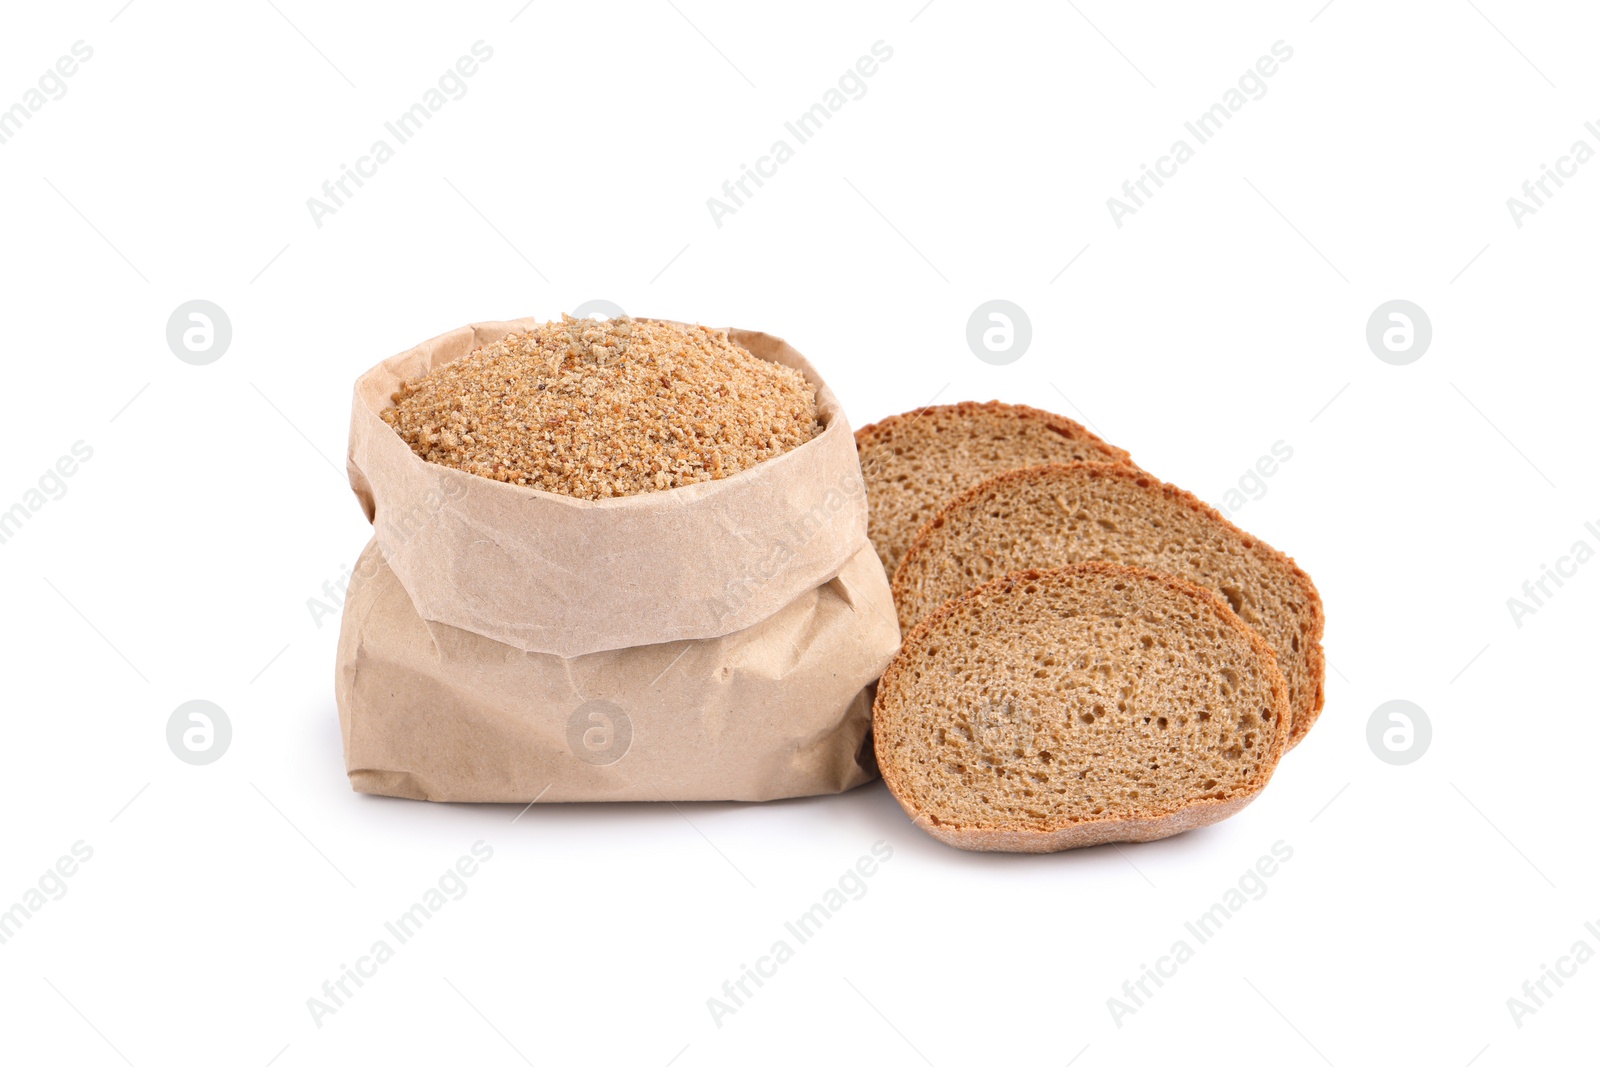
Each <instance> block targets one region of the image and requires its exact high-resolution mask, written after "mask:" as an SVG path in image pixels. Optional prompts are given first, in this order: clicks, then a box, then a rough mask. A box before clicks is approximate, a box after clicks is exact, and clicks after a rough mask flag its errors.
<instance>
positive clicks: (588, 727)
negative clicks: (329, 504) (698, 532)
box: [336, 542, 900, 804]
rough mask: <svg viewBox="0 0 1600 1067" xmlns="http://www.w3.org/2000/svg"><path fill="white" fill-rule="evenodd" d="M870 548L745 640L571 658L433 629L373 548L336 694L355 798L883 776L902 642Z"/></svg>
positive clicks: (628, 796) (685, 794)
mask: <svg viewBox="0 0 1600 1067" xmlns="http://www.w3.org/2000/svg"><path fill="white" fill-rule="evenodd" d="M889 603H891V601H890V598H889V590H888V580H887V578H886V577H885V575H884V573H883V567H882V566H881V565H880V563H879V562H878V558H877V556H876V554H875V553H874V551H873V549H872V547H871V545H870V544H867V545H865V546H864V547H863V548H862V549H861V550H860V551H859V552H857V553H856V554H855V555H854V556H853V557H851V559H850V561H849V562H848V563H847V564H846V565H845V566H844V568H843V570H841V571H840V573H839V574H838V576H837V577H835V578H834V579H832V580H831V581H828V582H826V583H824V584H823V585H821V586H820V587H818V588H817V589H814V590H812V591H810V592H809V593H806V594H804V595H802V596H800V597H798V598H796V599H795V600H794V601H793V602H792V603H790V604H788V605H787V606H785V607H784V608H782V609H781V610H779V611H778V612H777V613H776V614H774V615H772V616H770V617H769V618H767V619H765V620H763V621H762V622H760V623H757V624H756V625H754V626H751V627H748V628H747V629H744V630H740V631H737V632H735V633H732V634H727V635H725V636H722V637H717V638H710V639H705V640H699V641H673V642H668V643H666V644H659V645H643V646H638V647H634V648H625V649H617V650H613V651H607V652H597V653H593V654H590V655H586V656H577V657H574V658H570V659H563V658H561V657H558V656H552V655H544V654H540V653H529V652H523V651H522V650H520V649H517V648H513V647H511V646H509V645H504V644H501V643H499V642H496V641H492V640H490V639H488V638H485V637H482V636H480V635H478V634H475V633H472V632H470V631H467V630H461V629H457V628H454V627H451V626H446V625H443V624H439V623H428V622H426V621H424V620H423V619H422V617H421V616H420V615H419V614H418V613H417V611H416V608H415V607H414V606H413V605H412V603H411V600H410V599H409V598H408V597H407V595H406V591H405V589H404V588H403V587H402V586H401V585H400V582H399V580H398V579H397V578H396V577H395V575H394V573H393V572H392V571H391V570H390V569H389V567H388V565H387V564H386V563H385V562H384V561H383V557H382V553H381V551H380V550H379V549H378V548H377V545H376V542H374V543H371V544H369V545H368V546H367V548H366V550H365V551H364V552H363V553H362V556H361V559H360V561H359V562H358V564H357V566H356V573H355V578H354V579H353V580H352V582H351V585H350V591H349V595H348V598H347V600H346V603H345V612H344V623H343V630H342V632H341V634H340V640H339V656H338V667H337V678H336V692H337V697H338V704H339V721H340V725H341V728H342V731H343V734H344V749H345V765H346V768H347V770H348V772H349V775H350V782H351V785H352V786H353V787H354V788H355V789H356V790H357V791H358V792H363V793H378V794H383V795H386V796H397V797H409V798H412V799H417V800H441V801H478V802H493V803H521V804H527V803H530V802H532V801H534V800H538V801H540V802H541V803H554V802H560V801H598V800H618V801H661V800H750V801H754V800H775V799H779V798H782V797H796V796H810V795H815V794H823V793H838V792H843V791H844V790H846V789H851V788H854V787H855V786H857V785H860V784H862V783H863V782H866V781H868V780H870V779H872V778H875V777H876V776H877V769H876V766H875V764H874V762H873V759H872V754H871V751H870V743H871V723H870V717H871V710H872V687H873V686H874V684H875V683H876V681H877V679H878V677H879V675H880V674H882V672H883V669H884V667H885V665H886V664H887V663H888V660H889V657H890V656H891V655H892V654H893V653H894V651H895V649H896V648H897V647H898V645H899V642H900V633H899V627H898V625H897V624H896V622H895V620H894V618H893V611H892V609H889V610H887V611H885V609H884V608H883V605H887V604H889Z"/></svg>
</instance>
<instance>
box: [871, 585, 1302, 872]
mask: <svg viewBox="0 0 1600 1067" xmlns="http://www.w3.org/2000/svg"><path fill="white" fill-rule="evenodd" d="M872 729H873V739H874V744H875V747H876V749H877V756H878V765H879V767H880V768H881V769H882V771H883V778H884V781H885V782H886V783H887V784H888V786H889V791H890V792H891V793H893V794H894V797H895V799H896V800H898V801H899V802H900V806H901V807H903V808H904V809H905V811H906V814H908V815H909V816H911V818H912V820H913V821H914V822H915V823H916V824H917V825H918V826H920V827H922V828H923V829H924V830H926V831H928V833H930V834H932V835H933V836H934V837H937V838H938V839H939V840H941V841H943V842H945V843H946V844H950V845H954V846H956V847H957V848H966V849H976V850H980V851H988V852H996V851H998V852H1057V851H1060V850H1062V849H1068V848H1078V847H1080V846H1083V845H1095V844H1103V843H1105V842H1111V841H1152V840H1155V839H1156V838H1160V837H1167V836H1170V835H1172V834H1176V833H1180V832H1182V831H1184V830H1190V829H1193V828H1195V827H1197V826H1205V825H1208V824H1210V823H1213V822H1216V821H1218V820H1219V819H1224V818H1226V817H1227V816H1229V815H1232V814H1234V813H1235V812H1237V811H1238V810H1239V809H1241V808H1243V807H1244V806H1245V805H1246V804H1248V803H1249V802H1250V801H1251V800H1252V799H1254V798H1255V796H1256V794H1258V793H1260V792H1261V790H1262V789H1263V788H1264V787H1265V786H1266V784H1267V780H1268V779H1269V778H1270V777H1271V776H1272V771H1273V768H1274V767H1276V766H1277V763H1278V758H1279V757H1280V756H1281V755H1282V754H1283V752H1284V750H1285V748H1286V747H1287V745H1288V732H1289V702H1288V687H1287V686H1286V684H1285V683H1284V680H1283V675H1282V674H1281V673H1279V671H1278V667H1277V664H1276V662H1275V660H1274V657H1273V654H1272V649H1271V648H1270V647H1269V646H1268V645H1267V643H1266V642H1265V641H1264V640H1262V638H1261V637H1260V636H1259V635H1258V634H1256V632H1255V631H1253V630H1251V629H1250V628H1249V627H1248V626H1246V625H1245V624H1244V622H1243V621H1241V620H1240V618H1239V617H1238V616H1237V615H1235V614H1234V613H1233V612H1232V611H1231V610H1229V608H1228V605H1227V604H1225V603H1224V602H1223V601H1222V600H1221V599H1219V598H1218V597H1217V596H1215V595H1214V594H1212V593H1209V592H1207V591H1206V590H1203V589H1201V588H1199V587H1198V586H1195V585H1191V584H1190V583H1188V582H1185V581H1183V580H1181V579H1179V578H1174V577H1173V576H1171V575H1168V574H1157V573H1155V572H1153V571H1146V570H1140V569H1138V568H1135V567H1123V566H1119V565H1117V564H1109V563H1084V564H1078V565H1076V566H1072V567H1064V568H1061V569H1058V570H1049V571H1024V572H1022V573H1019V574H1013V575H1010V576H1008V577H1005V578H1001V579H999V580H997V581H993V582H990V583H988V584H987V585H982V586H979V587H978V588H977V589H975V590H973V591H971V592H969V593H967V594H965V595H964V596H962V597H960V598H958V599H956V600H952V601H948V602H946V603H945V604H944V605H943V606H942V607H940V608H939V609H938V610H936V611H935V612H934V613H933V614H932V615H931V616H929V617H928V618H927V619H925V620H923V622H922V623H921V624H920V625H918V626H917V628H916V629H914V630H913V631H911V633H910V634H909V635H907V637H906V638H905V641H904V643H903V644H902V645H901V648H900V651H899V652H898V653H897V654H896V655H895V658H894V659H893V660H892V661H891V662H890V664H889V669H888V671H887V672H886V673H885V674H884V676H883V679H882V681H881V682H880V683H879V685H878V696H877V701H876V703H875V705H874V707H873V727H872Z"/></svg>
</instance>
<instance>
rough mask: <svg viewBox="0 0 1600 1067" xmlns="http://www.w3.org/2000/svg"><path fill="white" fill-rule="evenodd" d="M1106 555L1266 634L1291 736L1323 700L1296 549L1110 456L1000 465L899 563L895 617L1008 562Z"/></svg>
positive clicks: (1314, 618) (938, 600) (927, 608)
mask: <svg viewBox="0 0 1600 1067" xmlns="http://www.w3.org/2000/svg"><path fill="white" fill-rule="evenodd" d="M1090 560H1103V561H1107V562H1111V563H1126V564H1129V565H1131V566H1135V567H1145V568H1148V569H1150V570H1153V571H1162V572H1165V573H1167V574H1172V575H1176V576H1177V577H1179V578H1182V579H1184V580H1185V581H1189V582H1193V583H1194V584H1196V585H1198V586H1200V587H1201V588H1203V589H1209V590H1211V591H1212V592H1214V593H1217V594H1218V595H1220V596H1221V597H1222V598H1223V599H1224V600H1226V601H1227V602H1228V604H1229V605H1230V606H1231V607H1232V608H1233V610H1234V611H1235V612H1236V613H1237V614H1238V615H1239V617H1240V618H1242V619H1243V620H1244V621H1245V622H1247V623H1249V624H1250V625H1251V626H1252V627H1254V628H1255V630H1256V632H1257V633H1259V634H1260V635H1261V636H1262V637H1264V638H1266V639H1267V643H1268V644H1270V645H1271V646H1272V647H1273V649H1274V650H1275V651H1276V652H1277V655H1278V667H1279V669H1280V670H1282V671H1283V675H1284V678H1285V679H1286V680H1287V681H1288V683H1289V707H1290V709H1291V717H1292V724H1291V728H1290V735H1289V737H1290V741H1289V743H1290V746H1291V747H1292V746H1294V745H1296V744H1298V743H1299V742H1300V739H1301V738H1303V737H1304V736H1305V734H1306V731H1307V730H1309V729H1310V728H1311V725H1312V723H1314V722H1316V721H1317V715H1318V714H1319V713H1320V712H1321V711H1322V702H1323V669H1324V660H1323V655H1322V624H1323V614H1322V599H1321V598H1320V597H1319V596H1318V595H1317V589H1316V586H1314V585H1312V584H1311V579H1310V578H1309V577H1308V576H1307V575H1306V573H1305V572H1304V571H1302V570H1301V569H1300V568H1299V567H1297V566H1295V562H1294V560H1292V559H1290V558H1289V557H1288V556H1286V555H1284V554H1283V553H1282V552H1279V551H1278V550H1277V549H1275V548H1273V547H1272V546H1271V545H1268V544H1264V543H1263V542H1261V541H1259V540H1257V539H1256V538H1254V537H1251V536H1250V535H1249V534H1247V533H1245V532H1244V531H1242V530H1240V529H1239V528H1238V527H1237V526H1235V525H1233V523H1231V522H1229V521H1228V520H1227V519H1225V518H1223V517H1222V516H1221V515H1220V514H1218V513H1217V512H1216V511H1215V510H1213V509H1212V508H1210V507H1209V506H1207V505H1206V504H1204V503H1202V502H1201V501H1199V500H1197V499H1195V497H1194V496H1192V495H1191V494H1189V493H1186V492H1184V491H1183V490H1182V489H1178V488H1176V487H1175V486H1171V485H1166V484H1163V483H1162V482H1160V481H1157V480H1156V479H1155V478H1152V477H1151V476H1150V475H1148V474H1145V473H1143V472H1142V471H1136V470H1130V469H1128V468H1127V467H1121V466H1116V465H1112V464H1104V463H1071V464H1053V465H1047V466H1041V467H1031V468H1028V469H1026V470H1019V471H1011V472H1009V473H1006V474H1001V475H998V476H996V477H994V478H991V479H989V480H988V481H986V482H984V483H982V484H981V485H978V486H976V487H974V488H973V489H971V490H969V491H967V492H966V493H963V494H962V495H961V496H958V497H957V498H955V499H954V500H952V501H950V502H949V503H948V504H946V505H945V507H944V510H943V511H941V512H940V513H939V515H938V517H937V518H935V519H934V520H933V521H932V522H931V523H929V524H928V525H927V526H926V527H924V528H923V530H922V532H921V534H919V535H918V537H917V540H916V542H915V543H914V544H913V546H912V548H911V550H910V551H909V552H907V553H906V555H905V558H904V559H902V560H901V563H900V569H899V570H898V571H897V572H896V573H895V579H894V602H895V608H896V610H897V611H898V612H899V613H900V628H901V631H902V632H905V631H908V630H910V629H911V627H912V626H914V625H916V623H917V621H918V619H920V618H921V617H923V616H924V615H927V614H928V613H929V612H931V611H933V610H934V609H935V608H937V607H938V606H939V605H940V604H942V603H944V602H945V601H946V600H950V599H951V598H953V597H955V596H958V595H959V594H961V593H963V592H965V591H966V590H968V589H971V588H973V587H974V586H978V585H982V584H983V583H984V582H987V581H990V580H991V579H994V578H998V577H1000V576H1001V575H1005V574H1009V573H1011V572H1013V571H1020V570H1025V569H1028V568H1033V567H1038V568H1048V567H1063V566H1066V565H1068V564H1071V563H1083V562H1087V561H1090Z"/></svg>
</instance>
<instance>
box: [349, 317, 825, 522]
mask: <svg viewBox="0 0 1600 1067" xmlns="http://www.w3.org/2000/svg"><path fill="white" fill-rule="evenodd" d="M391 399H393V401H394V403H395V406H394V407H392V408H386V409H384V410H383V411H382V412H380V415H381V416H382V418H383V421H384V422H386V423H388V424H389V425H390V426H391V427H393V428H394V430H395V432H396V433H398V434H399V435H400V437H401V439H402V440H404V441H405V442H406V444H407V445H409V446H410V447H411V450H412V451H413V452H415V453H416V454H417V455H418V456H420V457H421V458H423V459H425V460H427V461H428V462H429V463H438V464H440V465H442V466H446V467H454V468H456V469H457V470H462V471H466V472H467V473H469V474H476V475H479V476H480V477H484V478H492V479H494V480H495V481H500V482H509V483H511V484H513V485H525V486H528V487H530V488H533V489H542V490H544V491H546V492H550V493H560V494H562V495H564V496H574V497H581V498H583V499H586V500H604V499H607V498H609V497H617V496H632V495H634V494H637V493H647V492H660V491H662V490H666V489H674V488H677V487H679V486H684V485H694V484H696V483H698V482H706V481H713V480H717V479H721V478H727V477H729V476H730V475H734V474H737V473H739V472H740V471H742V470H748V469H749V468H751V467H754V466H755V465H756V464H758V463H761V462H762V461H764V460H768V459H772V458H773V457H775V456H780V455H782V454H783V453H785V452H788V451H790V450H792V449H795V448H798V447H799V446H801V445H803V444H805V443H806V442H807V441H809V440H811V439H812V438H813V437H815V436H817V434H819V433H821V432H822V424H821V422H820V421H819V419H818V416H817V398H816V388H815V387H814V386H812V385H811V383H810V382H808V381H806V379H805V376H804V375H802V374H801V373H800V372H799V371H796V370H794V369H792V368H790V367H785V366H783V365H781V364H778V363H772V362H769V361H767V360H764V359H759V358H757V357H756V356H754V355H752V354H751V353H750V352H748V351H746V350H745V349H744V348H742V347H740V346H739V345H738V344H736V343H734V342H733V341H732V340H730V339H729V337H728V333H727V331H726V330H713V329H711V328H709V327H705V326H683V325H679V324H677V323H670V322H658V321H655V320H647V319H629V318H620V319H611V320H606V321H596V320H589V319H574V318H572V317H571V316H570V315H562V316H561V321H560V322H546V323H544V324H542V325H539V326H535V327H534V328H533V329H531V330H529V331H527V332H525V333H512V334H507V335H506V337H505V338H504V339H503V340H500V341H497V342H494V343H493V344H488V345H484V346H483V347H481V348H478V349H476V350H475V351H473V352H471V353H470V354H468V355H466V356H463V357H462V358H460V359H457V360H454V361H452V362H450V363H447V364H445V365H444V366H442V367H439V368H437V369H435V370H434V371H433V372H432V373H431V374H428V375H425V376H423V377H421V378H416V379H411V380H408V381H406V382H403V383H402V384H401V386H400V388H399V390H398V391H396V392H395V393H394V395H393V397H392V398H391Z"/></svg>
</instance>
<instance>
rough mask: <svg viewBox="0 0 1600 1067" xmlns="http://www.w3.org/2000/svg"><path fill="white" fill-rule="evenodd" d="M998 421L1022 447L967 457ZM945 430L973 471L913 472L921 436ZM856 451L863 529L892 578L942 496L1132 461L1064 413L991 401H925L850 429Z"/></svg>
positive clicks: (989, 437)
mask: <svg viewBox="0 0 1600 1067" xmlns="http://www.w3.org/2000/svg"><path fill="white" fill-rule="evenodd" d="M1005 420H1012V421H1011V425H1010V435H1011V437H1012V438H1013V440H1012V441H1011V442H1009V443H1011V444H1014V445H1016V446H1019V447H1022V454H1021V455H1019V456H1018V457H1016V459H1015V460H1014V461H1013V460H1010V459H1006V460H1001V461H999V462H987V461H985V460H984V459H983V457H982V456H977V455H973V454H972V453H975V452H980V451H981V449H979V448H977V447H976V446H978V445H980V444H981V443H982V442H984V441H985V440H988V441H990V442H995V441H996V438H995V436H994V435H995V432H996V431H997V430H1002V429H1003V428H1004V427H1006V425H1007V423H1006V421H1005ZM952 431H953V432H952ZM947 432H948V433H950V438H949V439H950V440H952V441H957V442H958V443H960V444H964V445H967V446H969V447H968V448H967V452H968V455H967V457H966V458H967V459H968V460H969V461H971V460H976V466H977V467H978V468H979V469H977V470H973V471H969V472H963V471H955V470H950V471H947V472H941V471H931V472H930V471H927V470H926V469H918V467H919V463H920V462H921V460H922V459H923V458H924V457H923V453H925V452H926V451H927V444H928V439H927V438H926V437H925V436H924V435H927V434H937V433H947ZM1046 434H1048V435H1049V436H1045V435H1046ZM1057 439H1059V440H1057ZM1027 446H1032V447H1027ZM1057 446H1059V447H1057ZM856 452H857V454H858V455H859V456H860V457H861V470H862V474H863V476H864V478H865V479H866V485H867V502H868V532H869V535H870V536H871V538H872V544H873V547H874V548H876V549H877V550H878V558H879V559H881V560H882V561H883V565H884V569H885V571H887V572H888V573H889V574H890V575H891V576H892V575H893V574H894V570H895V567H897V566H898V565H899V562H900V557H901V556H902V555H903V554H904V553H905V551H906V549H908V548H909V547H910V546H911V542H912V540H913V539H914V538H915V537H916V535H917V531H918V530H920V529H921V528H922V526H923V524H924V523H926V522H927V521H928V520H930V519H932V518H933V517H934V515H935V514H937V512H938V510H939V508H941V507H942V506H943V505H944V503H945V501H947V500H949V499H950V498H951V497H953V496H955V495H956V494H957V493H959V492H961V491H962V490H964V489H966V488H968V487H969V486H972V485H976V484H977V483H979V482H981V481H983V480H984V479H986V478H988V477H989V476H991V475H993V474H998V473H1000V472H1001V471H1005V470H1012V469H1014V468H1017V467H1027V466H1032V465H1034V464H1036V463H1046V462H1052V461H1056V462H1066V461H1071V460H1075V459H1078V460H1094V461H1096V462H1104V463H1123V464H1127V465H1129V466H1132V465H1133V461H1132V460H1131V459H1130V458H1129V456H1128V453H1127V452H1126V451H1124V450H1123V449H1121V448H1118V447H1116V446H1115V445H1112V444H1108V443H1107V442H1105V441H1103V440H1101V439H1100V437H1099V436H1098V435H1097V434H1095V433H1093V432H1091V431H1090V430H1088V429H1087V428H1085V427H1084V426H1082V425H1080V424H1079V423H1076V422H1074V421H1073V420H1071V419H1069V418H1067V417H1066V416H1064V415H1057V414H1055V413H1054V412H1050V411H1044V410H1042V409H1040V408H1032V407H1028V406H1027V405H1025V404H1005V403H1002V402H1000V401H998V400H990V401H987V402H984V403H979V402H977V401H972V400H967V401H962V402H960V403H956V404H940V405H930V406H929V407H925V408H919V409H917V410H916V411H908V412H906V413H904V414H902V415H891V416H889V417H888V418H886V419H882V420H879V421H878V422H874V423H871V424H869V425H867V426H863V427H861V428H860V429H859V430H857V431H856ZM1058 453H1059V454H1058Z"/></svg>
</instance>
